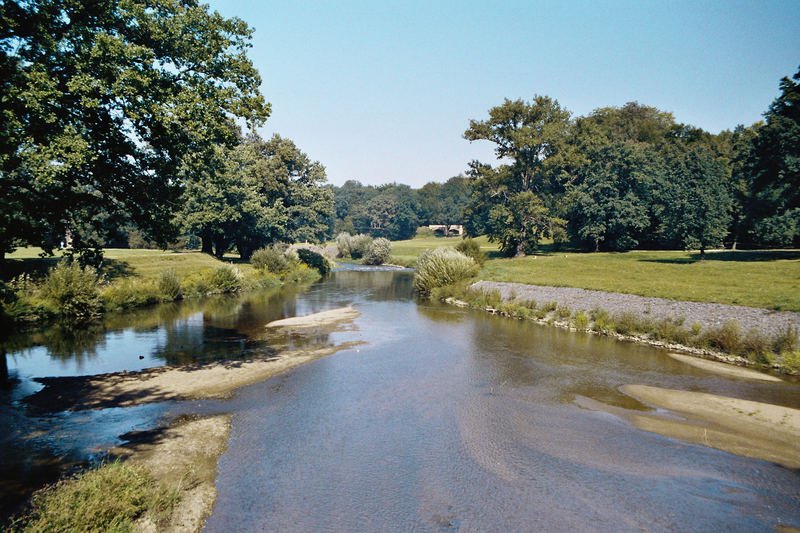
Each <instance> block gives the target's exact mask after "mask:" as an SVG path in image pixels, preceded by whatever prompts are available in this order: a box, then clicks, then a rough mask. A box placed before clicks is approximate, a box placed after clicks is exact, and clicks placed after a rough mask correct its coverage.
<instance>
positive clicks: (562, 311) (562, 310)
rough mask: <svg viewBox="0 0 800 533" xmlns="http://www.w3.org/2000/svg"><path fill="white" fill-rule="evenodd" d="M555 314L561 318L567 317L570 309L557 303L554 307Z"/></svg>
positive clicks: (570, 311)
mask: <svg viewBox="0 0 800 533" xmlns="http://www.w3.org/2000/svg"><path fill="white" fill-rule="evenodd" d="M556 316H557V317H558V318H561V319H564V318H569V317H570V316H572V309H570V308H569V306H568V305H559V306H558V307H557V308H556Z"/></svg>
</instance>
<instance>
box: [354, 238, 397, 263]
mask: <svg viewBox="0 0 800 533" xmlns="http://www.w3.org/2000/svg"><path fill="white" fill-rule="evenodd" d="M391 256H392V243H391V242H389V240H388V239H384V238H383V237H378V238H377V239H375V240H374V241H372V243H370V245H369V248H367V253H365V254H364V257H363V259H362V261H361V262H362V263H364V264H365V265H382V264H383V263H385V262H386V261H388V259H389V258H390V257H391Z"/></svg>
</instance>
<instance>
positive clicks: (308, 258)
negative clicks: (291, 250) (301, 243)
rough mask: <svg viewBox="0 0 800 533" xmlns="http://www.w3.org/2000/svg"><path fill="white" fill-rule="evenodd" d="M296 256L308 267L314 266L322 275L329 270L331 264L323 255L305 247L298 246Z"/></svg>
mask: <svg viewBox="0 0 800 533" xmlns="http://www.w3.org/2000/svg"><path fill="white" fill-rule="evenodd" d="M297 257H298V258H299V259H300V261H302V262H303V263H304V264H306V265H308V266H309V267H311V268H316V269H317V271H319V273H320V274H322V275H323V276H324V275H325V274H327V273H328V272H330V271H331V265H330V263H328V260H327V259H326V258H325V256H323V255H322V254H318V253H317V252H315V251H313V250H309V249H307V248H298V249H297Z"/></svg>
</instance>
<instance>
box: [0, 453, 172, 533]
mask: <svg viewBox="0 0 800 533" xmlns="http://www.w3.org/2000/svg"><path fill="white" fill-rule="evenodd" d="M177 500H178V492H177V491H176V490H167V489H166V488H164V487H163V486H162V485H160V484H158V483H156V482H155V481H154V480H153V478H152V477H150V476H149V475H148V474H147V472H146V471H145V470H144V469H143V468H142V467H140V466H130V465H128V464H125V463H120V462H114V463H107V464H105V465H102V466H99V467H97V468H94V469H92V470H88V471H86V472H84V473H82V474H79V475H77V476H75V477H73V478H71V479H66V480H62V481H60V482H58V483H56V484H55V485H51V486H50V487H47V488H45V489H43V490H41V491H39V492H37V493H36V494H35V495H34V496H33V499H32V502H31V509H30V512H29V513H28V514H27V515H25V516H22V517H19V518H16V519H15V520H14V521H13V522H12V526H11V531H14V532H22V531H86V532H101V531H114V532H127V531H133V530H134V529H135V527H136V520H137V519H138V518H139V517H142V516H144V515H145V514H147V515H149V516H150V517H151V518H152V519H153V520H154V521H155V522H158V521H159V520H161V519H163V518H164V517H165V516H166V515H167V514H168V513H169V511H170V510H171V508H172V507H173V506H174V504H175V503H176V502H177Z"/></svg>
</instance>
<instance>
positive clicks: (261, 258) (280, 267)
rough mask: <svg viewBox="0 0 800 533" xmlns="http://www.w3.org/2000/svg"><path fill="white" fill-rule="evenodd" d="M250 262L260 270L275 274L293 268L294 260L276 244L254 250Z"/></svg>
mask: <svg viewBox="0 0 800 533" xmlns="http://www.w3.org/2000/svg"><path fill="white" fill-rule="evenodd" d="M250 264H252V265H253V268H256V269H258V270H266V271H267V272H272V273H273V274H283V273H285V272H288V271H289V270H290V269H291V268H292V266H293V265H292V261H291V260H290V259H289V258H288V257H286V254H285V253H284V252H283V251H281V250H280V249H279V248H277V247H275V246H270V247H266V248H261V249H259V250H256V251H255V252H253V255H252V256H251V257H250Z"/></svg>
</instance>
